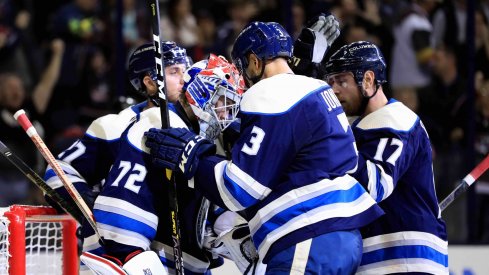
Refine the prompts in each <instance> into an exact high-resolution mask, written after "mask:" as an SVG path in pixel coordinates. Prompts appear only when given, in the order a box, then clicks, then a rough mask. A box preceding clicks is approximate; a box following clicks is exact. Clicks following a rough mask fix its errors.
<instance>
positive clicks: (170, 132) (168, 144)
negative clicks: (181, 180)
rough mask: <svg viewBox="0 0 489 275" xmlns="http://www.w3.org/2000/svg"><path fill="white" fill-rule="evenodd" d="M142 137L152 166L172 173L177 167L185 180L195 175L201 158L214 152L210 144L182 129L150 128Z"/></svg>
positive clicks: (213, 146)
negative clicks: (144, 138) (148, 150)
mask: <svg viewBox="0 0 489 275" xmlns="http://www.w3.org/2000/svg"><path fill="white" fill-rule="evenodd" d="M144 136H145V137H146V142H145V144H146V146H147V147H148V148H149V149H150V153H151V157H152V158H153V164H154V165H156V166H158V167H161V168H166V169H170V170H172V171H176V170H177V167H178V168H179V169H180V171H182V173H183V175H184V176H185V177H186V178H187V179H191V178H192V177H193V176H194V175H195V172H196V171H197V166H198V164H199V158H200V157H201V156H203V155H205V154H214V153H215V152H216V146H215V145H214V144H213V143H212V142H210V141H209V140H207V139H205V138H203V137H201V136H199V135H196V134H194V133H192V132H190V131H189V130H187V129H184V128H169V129H156V128H151V129H149V131H148V132H146V133H144Z"/></svg>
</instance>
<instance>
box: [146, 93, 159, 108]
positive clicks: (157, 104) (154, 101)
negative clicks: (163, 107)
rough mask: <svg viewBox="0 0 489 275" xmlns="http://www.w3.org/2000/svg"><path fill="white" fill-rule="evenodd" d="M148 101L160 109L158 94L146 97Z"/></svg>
mask: <svg viewBox="0 0 489 275" xmlns="http://www.w3.org/2000/svg"><path fill="white" fill-rule="evenodd" d="M148 99H149V100H150V101H151V102H152V103H153V104H154V105H155V106H156V107H160V102H159V97H158V93H156V94H154V95H148Z"/></svg>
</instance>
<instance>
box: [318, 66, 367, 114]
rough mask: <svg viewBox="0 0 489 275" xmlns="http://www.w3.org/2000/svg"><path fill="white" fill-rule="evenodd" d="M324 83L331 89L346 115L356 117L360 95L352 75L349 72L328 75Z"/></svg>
mask: <svg viewBox="0 0 489 275" xmlns="http://www.w3.org/2000/svg"><path fill="white" fill-rule="evenodd" d="M326 82H328V84H329V85H330V86H331V88H333V91H334V93H335V95H336V97H337V98H338V100H339V101H340V103H341V106H342V107H343V110H344V111H345V113H346V115H347V116H354V115H358V112H359V110H360V106H361V102H362V95H361V93H360V91H359V88H358V85H357V83H356V82H355V78H354V77H353V74H352V73H351V72H345V73H339V74H333V75H329V76H328V77H327V78H326Z"/></svg>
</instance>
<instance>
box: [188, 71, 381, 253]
mask: <svg viewBox="0 0 489 275" xmlns="http://www.w3.org/2000/svg"><path fill="white" fill-rule="evenodd" d="M240 108H241V110H240V119H241V134H240V137H239V139H238V140H237V142H236V144H235V145H234V147H233V150H232V161H226V160H224V159H222V158H219V157H216V156H212V157H206V158H202V159H201V160H200V163H199V167H198V171H197V174H196V176H195V182H196V188H198V189H200V190H201V191H202V192H203V193H204V194H205V196H206V197H208V198H209V199H210V200H211V201H213V202H215V203H216V204H218V205H219V206H221V207H225V208H227V209H229V210H232V211H241V210H244V215H245V216H246V219H247V220H248V222H249V227H250V231H251V235H252V238H253V242H254V243H255V246H256V247H257V250H258V253H259V256H260V259H262V260H263V262H265V263H266V262H267V260H268V258H269V257H270V256H271V255H274V254H276V253H277V252H278V251H280V250H282V249H284V248H286V247H289V246H291V245H293V244H295V243H299V242H301V241H303V240H307V239H309V238H312V237H315V236H318V235H321V234H325V233H328V232H332V231H338V230H350V229H354V228H359V227H361V226H365V225H367V224H368V223H370V222H371V221H372V220H374V219H376V218H377V217H379V216H380V215H381V213H382V211H381V210H380V208H379V207H378V206H377V205H376V203H375V201H374V200H373V199H372V198H371V197H370V196H369V195H368V193H366V192H365V190H364V188H363V187H362V186H361V185H360V184H359V183H358V182H357V181H356V180H355V179H354V178H353V177H351V176H349V175H346V173H347V172H351V171H354V170H355V168H356V165H357V152H356V147H355V141H354V138H353V133H352V131H351V129H350V127H349V124H348V121H347V118H346V116H345V113H344V112H343V109H342V107H341V104H340V103H339V101H338V100H337V99H336V97H335V95H334V93H333V91H332V89H331V88H330V87H329V86H328V85H327V84H326V83H325V82H323V81H321V80H316V79H312V78H308V77H305V76H299V75H293V74H280V75H276V76H273V77H271V78H267V79H263V80H261V81H259V82H258V83H257V84H255V85H254V86H252V87H251V88H250V89H249V90H248V91H247V92H246V93H245V94H244V95H243V98H242V100H241V107H240ZM210 171H213V173H212V172H210ZM197 183H198V184H197Z"/></svg>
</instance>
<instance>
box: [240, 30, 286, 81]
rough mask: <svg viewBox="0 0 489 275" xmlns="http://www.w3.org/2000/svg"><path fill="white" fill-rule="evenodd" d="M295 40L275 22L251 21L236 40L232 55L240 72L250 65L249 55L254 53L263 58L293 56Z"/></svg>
mask: <svg viewBox="0 0 489 275" xmlns="http://www.w3.org/2000/svg"><path fill="white" fill-rule="evenodd" d="M292 50H293V41H292V38H291V37H290V35H289V34H288V33H287V31H286V30H285V29H284V28H283V27H282V26H281V25H280V24H279V23H275V22H258V21H255V22H251V23H249V24H248V25H247V26H246V27H245V28H244V29H243V30H242V31H241V33H240V34H239V36H238V37H237V38H236V41H235V42H234V46H233V50H232V51H231V57H232V59H233V63H234V64H235V65H236V67H237V68H238V70H239V72H240V73H243V72H244V70H245V69H246V68H247V67H248V60H247V58H246V57H247V55H248V53H250V52H252V53H254V54H255V55H256V56H257V57H258V58H260V59H262V60H267V59H273V58H275V57H279V56H280V57H285V58H290V57H292Z"/></svg>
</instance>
